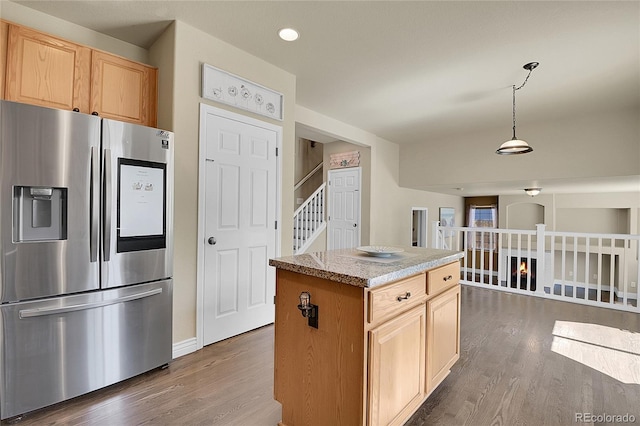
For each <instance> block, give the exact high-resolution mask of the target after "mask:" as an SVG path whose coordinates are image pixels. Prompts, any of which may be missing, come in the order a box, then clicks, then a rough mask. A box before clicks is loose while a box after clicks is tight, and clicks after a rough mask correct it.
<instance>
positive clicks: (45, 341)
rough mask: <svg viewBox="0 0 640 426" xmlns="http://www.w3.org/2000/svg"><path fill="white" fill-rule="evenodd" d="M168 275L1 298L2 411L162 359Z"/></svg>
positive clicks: (168, 348) (84, 388) (19, 409)
mask: <svg viewBox="0 0 640 426" xmlns="http://www.w3.org/2000/svg"><path fill="white" fill-rule="evenodd" d="M171 326H172V280H165V281H158V282H154V283H149V284H140V285H135V286H130V287H125V288H119V289H113V290H105V291H97V292H93V293H89V294H82V295H74V296H65V297H59V298H51V299H46V300H39V301H32V302H22V303H15V304H5V305H0V333H1V336H0V337H1V339H0V340H1V342H2V343H1V344H2V346H0V368H1V370H0V385H1V386H0V417H1V418H2V419H6V418H9V417H13V416H16V415H18V414H22V413H26V412H28V411H32V410H35V409H38V408H41V407H45V406H47V405H50V404H54V403H57V402H60V401H64V400H66V399H70V398H73V397H76V396H78V395H82V394H84V393H87V392H91V391H93V390H96V389H99V388H102V387H104V386H108V385H111V384H113V383H116V382H119V381H121V380H124V379H127V378H130V377H133V376H135V375H138V374H140V373H143V372H145V371H148V370H151V369H153V368H155V367H159V366H161V365H163V364H166V363H168V362H169V361H170V360H171V357H172V355H171V353H172V336H171Z"/></svg>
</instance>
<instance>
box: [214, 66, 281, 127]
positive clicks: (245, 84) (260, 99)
mask: <svg viewBox="0 0 640 426" xmlns="http://www.w3.org/2000/svg"><path fill="white" fill-rule="evenodd" d="M202 97H203V98H205V99H211V100H212V101H216V102H222V103H224V104H227V105H231V106H234V107H236V108H240V109H244V110H247V111H251V112H254V113H256V114H260V115H264V116H266V117H269V118H275V119H276V120H282V119H283V102H284V96H283V95H282V93H279V92H276V91H275V90H271V89H269V88H266V87H264V86H261V85H259V84H257V83H253V82H251V81H248V80H245V79H243V78H241V77H238V76H237V75H234V74H231V73H228V72H226V71H223V70H221V69H218V68H216V67H213V66H211V65H209V64H202Z"/></svg>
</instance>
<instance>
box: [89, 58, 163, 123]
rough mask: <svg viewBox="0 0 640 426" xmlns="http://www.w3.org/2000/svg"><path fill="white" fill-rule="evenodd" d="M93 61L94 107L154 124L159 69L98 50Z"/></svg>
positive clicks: (106, 113)
mask: <svg viewBox="0 0 640 426" xmlns="http://www.w3.org/2000/svg"><path fill="white" fill-rule="evenodd" d="M91 63H92V75H91V80H92V81H91V111H92V112H93V111H95V112H97V113H98V115H100V116H101V117H105V118H113V119H115V120H121V121H128V122H130V123H138V124H144V125H148V126H152V127H155V125H156V121H157V120H156V104H157V101H156V92H157V90H156V84H157V70H156V69H155V68H152V67H149V66H146V65H143V64H140V63H137V62H132V61H129V60H126V59H123V58H121V57H119V56H114V55H110V54H108V53H105V52H101V51H98V50H94V51H93V55H92V59H91Z"/></svg>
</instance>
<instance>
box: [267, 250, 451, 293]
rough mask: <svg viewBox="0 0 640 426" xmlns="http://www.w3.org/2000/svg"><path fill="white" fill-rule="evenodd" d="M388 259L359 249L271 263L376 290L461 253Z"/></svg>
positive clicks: (403, 254) (407, 252) (406, 253)
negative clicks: (375, 288) (380, 286)
mask: <svg viewBox="0 0 640 426" xmlns="http://www.w3.org/2000/svg"><path fill="white" fill-rule="evenodd" d="M399 248H402V249H403V250H404V251H403V252H401V253H398V254H393V255H391V256H389V257H373V256H369V255H368V254H366V253H364V252H361V251H359V250H356V249H344V250H330V251H320V252H312V253H305V254H298V255H294V256H286V257H279V258H276V259H270V260H269V265H271V266H275V267H276V268H279V269H285V270H287V271H292V272H297V273H300V274H305V275H310V276H314V277H319V278H324V279H328V280H331V281H336V282H340V283H344V284H350V285H354V286H358V287H376V286H379V285H382V284H386V283H389V282H391V281H396V280H399V279H401V278H405V277H409V276H411V275H415V274H418V273H420V272H424V271H426V270H428V269H433V268H437V267H438V266H442V265H446V264H447V263H451V262H454V261H456V260H458V259H460V258H461V257H463V253H462V252H458V251H451V250H440V249H430V248H418V247H399Z"/></svg>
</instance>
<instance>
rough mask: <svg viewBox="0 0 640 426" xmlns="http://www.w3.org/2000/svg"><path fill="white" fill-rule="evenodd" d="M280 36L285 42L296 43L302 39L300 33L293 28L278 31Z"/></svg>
mask: <svg viewBox="0 0 640 426" xmlns="http://www.w3.org/2000/svg"><path fill="white" fill-rule="evenodd" d="M278 35H279V36H280V38H281V39H283V40H284V41H295V40H297V39H298V37H300V33H298V31H296V30H294V29H293V28H283V29H281V30H280V31H278Z"/></svg>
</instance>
